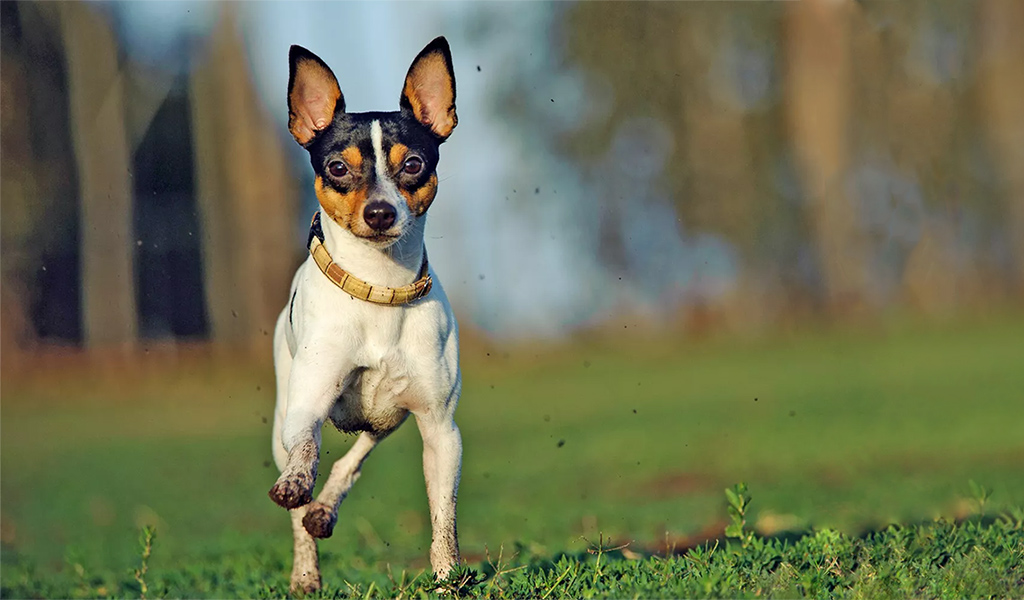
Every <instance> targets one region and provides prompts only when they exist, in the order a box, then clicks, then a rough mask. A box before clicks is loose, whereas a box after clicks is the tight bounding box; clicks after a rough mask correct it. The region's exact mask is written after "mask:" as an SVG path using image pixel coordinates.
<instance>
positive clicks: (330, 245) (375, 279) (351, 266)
mask: <svg viewBox="0 0 1024 600" xmlns="http://www.w3.org/2000/svg"><path fill="white" fill-rule="evenodd" d="M426 220H427V218H426V215H423V216H421V217H418V218H415V219H414V220H413V222H412V223H410V225H409V229H408V230H407V231H406V233H405V235H403V236H402V238H401V239H399V240H398V241H397V242H395V243H394V244H392V245H391V246H389V247H387V248H385V249H379V248H374V247H373V246H371V245H370V244H368V243H367V242H366V241H365V240H363V239H360V238H358V237H356V236H355V235H353V234H352V232H351V231H349V230H348V229H346V228H344V227H342V226H341V225H338V224H337V223H335V222H334V221H333V220H332V219H331V218H330V217H328V216H327V215H325V214H323V212H322V211H321V217H320V227H321V229H322V230H323V233H324V246H325V247H326V248H327V251H328V252H329V253H330V254H331V258H332V259H333V260H334V262H335V263H336V264H337V265H338V266H339V267H341V268H342V269H344V270H345V271H347V272H348V273H351V274H352V275H353V276H354V277H357V278H359V279H362V280H363V281H365V282H367V283H369V284H372V285H381V286H387V287H401V286H404V285H408V284H410V283H412V282H413V281H416V278H417V277H418V274H419V270H420V267H421V266H422V265H423V252H424V249H423V230H424V225H425V223H426Z"/></svg>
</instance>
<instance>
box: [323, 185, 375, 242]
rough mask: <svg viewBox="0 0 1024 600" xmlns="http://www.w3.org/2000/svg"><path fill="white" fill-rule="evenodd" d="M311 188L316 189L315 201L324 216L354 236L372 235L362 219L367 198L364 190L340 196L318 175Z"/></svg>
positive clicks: (340, 194)
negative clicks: (322, 210)
mask: <svg viewBox="0 0 1024 600" xmlns="http://www.w3.org/2000/svg"><path fill="white" fill-rule="evenodd" d="M313 187H314V188H315V189H316V199H317V200H319V201H320V206H321V207H322V208H323V209H324V214H326V215H327V216H328V217H330V218H331V219H333V220H334V222H335V223H337V224H338V225H341V226H342V227H344V228H346V229H348V230H349V231H351V232H352V233H354V234H356V235H372V234H373V232H372V231H371V230H370V229H369V227H368V226H367V225H366V224H365V223H364V222H363V219H362V214H363V208H364V207H365V206H366V196H367V195H366V190H365V189H364V188H357V189H354V190H352V191H351V192H349V193H347V194H342V193H339V192H338V191H337V190H335V189H334V188H331V187H330V186H326V185H324V182H323V179H322V178H321V177H320V176H319V175H318V176H317V177H316V180H315V181H314V182H313Z"/></svg>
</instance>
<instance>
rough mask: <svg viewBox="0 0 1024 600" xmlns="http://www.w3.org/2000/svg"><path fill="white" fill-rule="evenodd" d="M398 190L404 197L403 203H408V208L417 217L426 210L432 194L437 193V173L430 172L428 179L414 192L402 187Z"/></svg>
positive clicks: (432, 196) (432, 197)
mask: <svg viewBox="0 0 1024 600" xmlns="http://www.w3.org/2000/svg"><path fill="white" fill-rule="evenodd" d="M399 191H400V192H401V193H402V196H404V197H405V203H406V204H408V205H409V210H411V211H412V214H414V215H416V216H417V217H418V216H420V215H422V214H423V213H425V212H427V209H428V208H430V203H431V202H433V201H434V196H436V195H437V173H433V174H431V176H430V179H428V180H427V182H426V183H424V184H423V186H422V187H420V188H419V189H418V190H416V191H415V192H410V191H409V190H404V189H402V190H399Z"/></svg>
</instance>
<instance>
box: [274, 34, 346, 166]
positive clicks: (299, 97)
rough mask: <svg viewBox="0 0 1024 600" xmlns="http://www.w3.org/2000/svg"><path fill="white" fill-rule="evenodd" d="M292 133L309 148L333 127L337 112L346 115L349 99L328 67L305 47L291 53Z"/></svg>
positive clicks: (289, 80) (289, 126) (290, 120)
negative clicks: (330, 126)
mask: <svg viewBox="0 0 1024 600" xmlns="http://www.w3.org/2000/svg"><path fill="white" fill-rule="evenodd" d="M288 64H289V74H288V130H289V131H291V132H292V137H294V138H295V141H296V142H298V143H299V144H301V145H303V146H305V145H307V144H309V143H310V142H312V141H313V138H315V137H316V134H317V133H319V132H320V131H321V130H322V129H324V128H325V127H327V126H328V125H330V123H331V121H332V120H333V119H334V113H335V112H336V111H341V112H344V111H345V98H344V97H342V95H341V88H339V87H338V80H337V79H335V77H334V73H332V72H331V68H330V67H328V66H327V64H326V63H325V62H324V61H322V60H320V57H318V56H317V55H316V54H313V53H312V52H310V51H309V50H306V49H305V48H303V47H302V46H292V48H291V50H290V51H289V52H288Z"/></svg>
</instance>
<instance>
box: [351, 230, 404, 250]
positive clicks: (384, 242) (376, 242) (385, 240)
mask: <svg viewBox="0 0 1024 600" xmlns="http://www.w3.org/2000/svg"><path fill="white" fill-rule="evenodd" d="M357 237H359V239H361V240H363V241H364V242H366V243H367V244H368V245H370V246H373V247H374V248H376V249H378V250H385V249H387V248H390V247H391V246H393V245H394V244H395V242H397V241H398V240H399V239H401V237H402V235H401V234H400V233H372V234H369V235H358V234H357Z"/></svg>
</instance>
